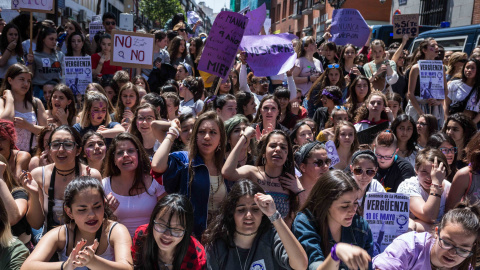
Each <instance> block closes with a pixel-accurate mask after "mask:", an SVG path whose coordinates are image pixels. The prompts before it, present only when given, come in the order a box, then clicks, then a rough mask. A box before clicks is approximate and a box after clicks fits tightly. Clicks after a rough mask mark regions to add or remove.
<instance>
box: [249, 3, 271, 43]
mask: <svg viewBox="0 0 480 270" xmlns="http://www.w3.org/2000/svg"><path fill="white" fill-rule="evenodd" d="M245 16H247V18H248V24H247V28H245V33H244V34H243V35H244V36H251V35H258V34H259V33H260V30H262V26H263V23H264V22H265V18H266V17H267V7H266V5H265V3H263V4H262V5H261V6H259V7H258V8H256V9H254V10H252V11H248V12H247V14H246V15H245Z"/></svg>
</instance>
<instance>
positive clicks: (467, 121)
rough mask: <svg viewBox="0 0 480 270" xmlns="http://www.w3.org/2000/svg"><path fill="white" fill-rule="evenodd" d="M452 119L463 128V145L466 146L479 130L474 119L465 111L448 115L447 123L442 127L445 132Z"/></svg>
mask: <svg viewBox="0 0 480 270" xmlns="http://www.w3.org/2000/svg"><path fill="white" fill-rule="evenodd" d="M450 121H455V122H457V123H458V124H459V125H460V126H461V127H462V128H463V147H465V146H466V145H467V144H468V142H470V139H471V138H472V137H473V135H475V133H476V132H477V126H476V125H475V123H474V122H473V121H472V119H471V118H470V117H468V116H467V115H465V114H464V113H456V114H452V115H450V116H448V118H447V120H445V124H444V125H443V128H442V132H443V133H447V125H448V122H450Z"/></svg>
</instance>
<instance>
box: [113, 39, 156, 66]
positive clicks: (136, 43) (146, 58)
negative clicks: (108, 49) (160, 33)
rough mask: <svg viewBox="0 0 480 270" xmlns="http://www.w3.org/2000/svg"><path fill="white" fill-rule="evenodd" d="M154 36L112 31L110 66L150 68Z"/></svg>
mask: <svg viewBox="0 0 480 270" xmlns="http://www.w3.org/2000/svg"><path fill="white" fill-rule="evenodd" d="M154 40H155V36H154V35H150V34H140V33H134V32H125V31H118V30H114V31H113V39H112V41H113V43H112V44H113V48H112V55H111V57H110V59H111V60H110V65H114V66H122V67H133V68H152V66H153V65H152V64H153V63H152V62H153V43H154Z"/></svg>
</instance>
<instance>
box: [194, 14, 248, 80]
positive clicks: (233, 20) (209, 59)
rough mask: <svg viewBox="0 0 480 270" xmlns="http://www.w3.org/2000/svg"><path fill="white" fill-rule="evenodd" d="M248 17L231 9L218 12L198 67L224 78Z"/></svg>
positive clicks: (233, 57)
mask: <svg viewBox="0 0 480 270" xmlns="http://www.w3.org/2000/svg"><path fill="white" fill-rule="evenodd" d="M247 22H248V18H247V17H245V16H243V15H241V14H239V13H236V12H231V11H222V12H220V13H219V14H218V15H217V17H216V18H215V21H214V22H213V26H212V29H211V30H210V33H209V35H208V38H207V41H206V43H205V48H204V50H203V53H202V57H201V58H200V62H199V63H198V69H199V70H201V71H205V72H207V73H210V74H213V75H217V76H219V77H221V78H222V79H225V78H226V77H227V76H228V74H229V73H230V72H229V70H230V66H231V65H232V62H233V60H234V59H235V54H236V53H237V49H238V46H239V45H240V41H241V40H242V37H243V32H244V31H245V26H246V25H247Z"/></svg>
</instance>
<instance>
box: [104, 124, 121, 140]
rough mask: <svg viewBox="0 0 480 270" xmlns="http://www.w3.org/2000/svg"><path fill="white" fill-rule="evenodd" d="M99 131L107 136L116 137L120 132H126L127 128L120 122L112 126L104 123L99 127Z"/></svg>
mask: <svg viewBox="0 0 480 270" xmlns="http://www.w3.org/2000/svg"><path fill="white" fill-rule="evenodd" d="M97 132H98V133H100V134H102V135H103V137H105V138H115V136H117V135H118V134H120V133H122V132H125V128H124V127H123V126H122V125H120V124H118V125H115V126H114V127H112V128H107V127H105V126H103V125H102V126H99V127H98V129H97Z"/></svg>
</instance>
